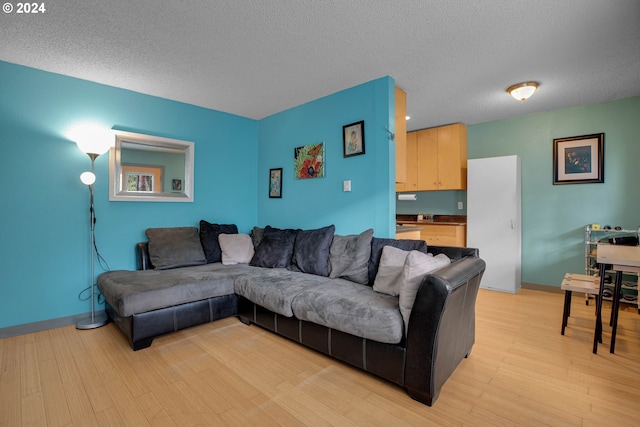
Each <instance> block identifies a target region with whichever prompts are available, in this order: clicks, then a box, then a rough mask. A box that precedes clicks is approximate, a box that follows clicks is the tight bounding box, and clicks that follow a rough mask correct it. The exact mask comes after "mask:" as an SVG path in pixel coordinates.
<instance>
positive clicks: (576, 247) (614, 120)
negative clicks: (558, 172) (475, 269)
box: [468, 97, 640, 286]
mask: <svg viewBox="0 0 640 427" xmlns="http://www.w3.org/2000/svg"><path fill="white" fill-rule="evenodd" d="M639 119H640V97H633V98H627V99H622V100H618V101H612V102H606V103H601V104H593V105H586V106H582V107H576V108H569V109H562V110H555V111H549V112H545V113H539V114H532V115H527V116H520V117H515V118H511V119H505V120H498V121H493V122H488V123H481V124H477V125H471V126H469V127H468V132H469V133H468V141H469V158H471V159H474V158H482V157H494V156H505V155H511V154H518V155H520V157H521V158H522V280H523V282H527V283H535V284H543V285H551V286H559V285H560V282H561V281H562V277H563V276H564V274H565V273H566V272H574V273H581V272H583V271H584V227H585V225H587V224H590V223H600V224H602V225H604V224H609V225H611V226H616V225H620V226H622V227H623V228H631V229H635V228H637V227H638V226H640V192H638V187H637V186H638V183H639V182H640V121H639ZM602 132H604V134H605V154H604V161H605V167H604V169H605V170H604V175H605V182H604V183H603V184H573V185H553V169H552V147H553V139H554V138H563V137H570V136H577V135H588V134H593V133H602Z"/></svg>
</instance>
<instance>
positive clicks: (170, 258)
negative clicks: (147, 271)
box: [145, 227, 207, 270]
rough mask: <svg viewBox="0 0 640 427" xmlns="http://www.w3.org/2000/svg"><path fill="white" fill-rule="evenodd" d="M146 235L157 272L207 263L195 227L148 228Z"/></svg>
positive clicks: (151, 258)
mask: <svg viewBox="0 0 640 427" xmlns="http://www.w3.org/2000/svg"><path fill="white" fill-rule="evenodd" d="M145 234H146V235H147V239H149V260H150V261H151V264H152V265H153V266H154V267H155V269H156V270H165V269H168V268H177V267H186V266H189V265H201V264H206V263H207V259H206V258H205V256H204V252H203V250H202V245H201V244H200V238H199V236H198V229H197V228H195V227H172V228H148V229H147V230H146V231H145Z"/></svg>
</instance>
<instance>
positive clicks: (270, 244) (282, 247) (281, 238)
mask: <svg viewBox="0 0 640 427" xmlns="http://www.w3.org/2000/svg"><path fill="white" fill-rule="evenodd" d="M297 235H298V230H292V229H284V230H281V229H279V228H273V227H271V226H269V225H267V226H266V227H265V228H264V233H263V236H262V241H261V242H260V245H259V246H258V247H257V248H256V250H255V253H254V254H253V258H251V262H249V265H252V266H254V267H265V268H287V267H289V265H290V264H291V258H292V257H293V247H294V245H295V242H296V236H297Z"/></svg>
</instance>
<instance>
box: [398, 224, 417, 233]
mask: <svg viewBox="0 0 640 427" xmlns="http://www.w3.org/2000/svg"><path fill="white" fill-rule="evenodd" d="M420 230H422V227H418V226H417V225H396V233H406V232H409V231H420Z"/></svg>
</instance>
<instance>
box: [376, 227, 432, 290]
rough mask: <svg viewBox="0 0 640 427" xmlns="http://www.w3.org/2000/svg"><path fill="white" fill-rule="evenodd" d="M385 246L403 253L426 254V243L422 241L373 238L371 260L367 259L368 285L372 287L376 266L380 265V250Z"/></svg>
mask: <svg viewBox="0 0 640 427" xmlns="http://www.w3.org/2000/svg"><path fill="white" fill-rule="evenodd" d="M385 246H393V247H394V248H398V249H402V250H403V251H420V252H422V253H425V254H426V253H427V242H425V241H424V240H395V239H382V238H379V237H374V238H373V239H372V240H371V258H369V267H368V268H369V285H370V286H373V283H374V281H375V279H376V274H378V266H379V264H380V257H381V256H382V248H384V247H385Z"/></svg>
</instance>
